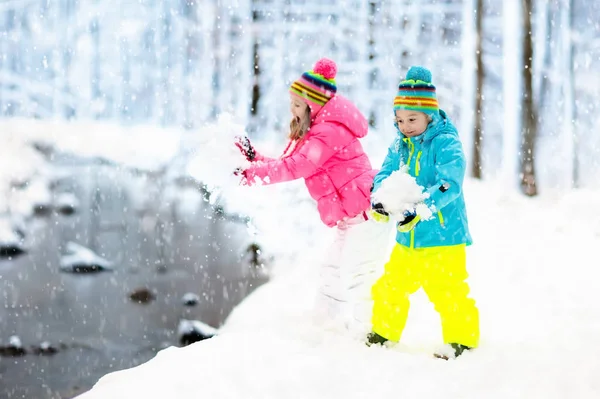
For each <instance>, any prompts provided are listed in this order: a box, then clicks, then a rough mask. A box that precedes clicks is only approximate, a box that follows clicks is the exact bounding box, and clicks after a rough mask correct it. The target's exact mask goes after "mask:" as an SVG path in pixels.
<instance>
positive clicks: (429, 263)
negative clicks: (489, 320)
mask: <svg viewBox="0 0 600 399" xmlns="http://www.w3.org/2000/svg"><path fill="white" fill-rule="evenodd" d="M421 251H423V257H424V259H423V261H424V268H423V289H424V290H425V292H426V293H427V295H428V296H429V299H430V300H431V302H432V303H433V304H434V306H435V309H436V310H437V311H438V313H439V314H440V318H441V321H442V333H443V337H444V343H456V344H461V345H465V346H468V347H470V348H475V347H477V345H478V344H479V311H478V310H477V307H476V306H475V301H474V300H473V299H471V298H469V297H468V295H469V286H468V284H467V282H466V281H465V280H466V279H467V277H468V274H467V267H466V251H465V246H464V245H455V246H448V247H437V248H427V249H422V250H421Z"/></svg>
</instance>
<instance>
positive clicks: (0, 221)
mask: <svg viewBox="0 0 600 399" xmlns="http://www.w3.org/2000/svg"><path fill="white" fill-rule="evenodd" d="M24 234H25V233H24V231H23V230H22V228H19V226H15V224H14V223H13V221H12V219H11V218H10V217H8V216H1V217H0V257H8V256H17V255H20V254H22V253H24V252H26V250H27V249H26V247H25V244H24Z"/></svg>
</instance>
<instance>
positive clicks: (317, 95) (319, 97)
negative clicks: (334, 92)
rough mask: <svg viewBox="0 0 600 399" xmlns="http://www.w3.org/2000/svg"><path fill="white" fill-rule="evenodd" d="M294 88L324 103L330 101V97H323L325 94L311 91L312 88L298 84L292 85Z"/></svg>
mask: <svg viewBox="0 0 600 399" xmlns="http://www.w3.org/2000/svg"><path fill="white" fill-rule="evenodd" d="M292 88H293V89H295V90H296V91H298V92H300V93H306V94H307V95H308V96H309V97H312V98H314V99H316V100H319V101H322V102H324V103H326V102H327V101H329V100H330V97H327V96H325V95H323V93H320V92H318V91H315V90H313V89H311V88H310V87H307V86H304V85H302V84H300V83H298V82H294V83H292Z"/></svg>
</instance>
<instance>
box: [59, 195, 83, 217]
mask: <svg viewBox="0 0 600 399" xmlns="http://www.w3.org/2000/svg"><path fill="white" fill-rule="evenodd" d="M54 208H55V209H56V211H57V212H59V213H62V214H63V215H71V214H73V213H75V212H76V211H77V209H78V208H79V199H77V197H76V196H75V194H73V193H60V194H57V195H56V197H55V199H54Z"/></svg>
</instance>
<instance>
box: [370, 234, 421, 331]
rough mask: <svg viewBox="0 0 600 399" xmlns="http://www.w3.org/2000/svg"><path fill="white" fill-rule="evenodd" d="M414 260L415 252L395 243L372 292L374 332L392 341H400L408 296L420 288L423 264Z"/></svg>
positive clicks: (404, 322)
mask: <svg viewBox="0 0 600 399" xmlns="http://www.w3.org/2000/svg"><path fill="white" fill-rule="evenodd" d="M415 260H416V259H415V257H414V250H413V249H410V248H407V247H404V246H402V245H398V244H396V246H394V249H393V250H392V254H391V256H390V260H389V261H388V262H387V263H386V264H385V271H384V274H383V276H381V278H379V280H377V282H376V283H375V285H374V286H373V289H372V295H373V301H374V305H373V318H372V323H373V331H374V332H376V333H377V334H379V335H381V336H382V337H384V338H387V339H388V340H390V341H399V340H400V336H401V335H402V331H403V330H404V326H405V325H406V319H407V318H408V309H409V307H410V302H409V300H408V297H409V295H410V294H413V293H415V292H416V291H417V290H418V289H419V287H420V281H421V270H420V268H421V267H420V266H421V265H420V264H418V262H415Z"/></svg>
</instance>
